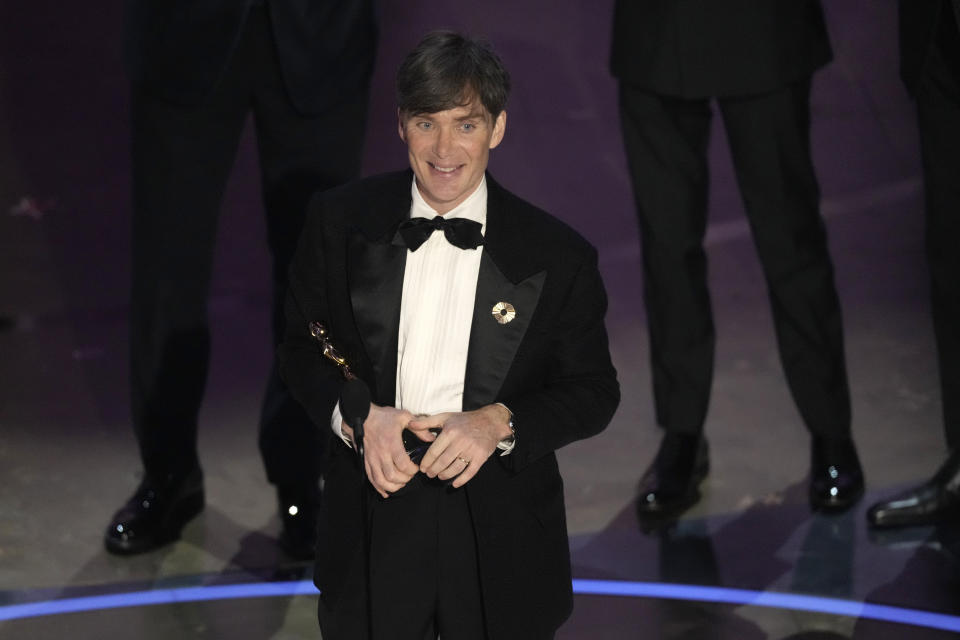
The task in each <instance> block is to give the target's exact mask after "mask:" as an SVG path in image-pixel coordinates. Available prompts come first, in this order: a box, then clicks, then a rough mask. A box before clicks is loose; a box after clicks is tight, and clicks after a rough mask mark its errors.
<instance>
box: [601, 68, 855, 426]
mask: <svg viewBox="0 0 960 640" xmlns="http://www.w3.org/2000/svg"><path fill="white" fill-rule="evenodd" d="M809 92H810V83H809V78H807V79H805V80H804V81H802V82H796V83H793V84H789V85H787V86H784V87H783V88H781V89H778V90H775V91H770V92H767V93H763V94H759V95H751V96H742V97H726V98H718V99H717V104H718V107H719V111H720V114H721V116H722V117H723V122H724V125H725V127H726V132H727V137H728V139H729V143H730V150H731V153H732V156H733V164H734V168H735V170H736V175H737V182H738V185H739V187H740V192H741V195H742V196H743V201H744V205H745V209H746V212H747V217H748V219H749V223H750V229H751V231H752V234H753V240H754V243H755V244H756V248H757V251H758V253H759V257H760V261H761V263H762V265H763V271H764V275H765V277H766V282H767V287H768V290H769V296H770V304H771V307H772V311H773V321H774V327H775V330H776V336H777V344H778V347H779V351H780V357H781V360H782V362H783V366H784V370H785V373H786V377H787V382H788V384H789V387H790V391H791V392H792V394H793V398H794V400H795V402H796V404H797V406H798V408H799V410H800V414H801V415H802V418H803V420H804V422H805V423H806V425H807V427H808V428H809V429H810V430H811V432H813V433H815V434H819V435H825V436H842V435H847V434H848V433H849V429H850V399H849V391H848V386H847V376H846V368H845V361H844V353H843V330H842V324H841V317H840V304H839V300H838V297H837V292H836V288H835V285H834V277H833V266H832V264H831V261H830V256H829V253H828V248H827V236H826V231H825V227H824V224H823V221H822V219H821V217H820V213H819V187H818V184H817V180H816V176H815V175H814V170H813V165H812V162H811V158H810V142H809V126H810V123H809ZM620 110H621V119H622V127H623V135H624V142H625V145H626V151H627V158H628V162H629V168H630V175H631V179H632V182H633V190H634V196H635V199H636V209H637V215H638V218H639V223H640V233H641V242H642V249H643V268H644V287H645V302H646V308H647V319H648V323H649V332H650V348H651V360H652V373H653V385H654V400H655V405H656V414H657V422H658V423H659V424H660V425H661V426H662V427H664V428H665V429H667V430H668V431H673V432H679V433H698V432H700V431H701V430H702V428H703V423H704V419H705V417H706V413H707V405H708V402H709V397H710V386H711V380H712V375H713V357H714V325H713V319H712V312H711V306H710V297H709V291H708V288H707V256H706V253H705V251H704V247H703V241H704V235H705V233H706V228H707V201H708V194H707V189H708V166H707V143H708V138H709V133H710V122H711V111H710V104H709V100H708V99H707V98H701V99H686V98H675V97H669V96H663V95H659V94H656V93H652V92H650V91H647V90H645V89H642V88H640V87H637V86H634V85H631V84H629V83H621V85H620Z"/></svg>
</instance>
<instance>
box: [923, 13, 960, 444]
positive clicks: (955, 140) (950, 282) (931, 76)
mask: <svg viewBox="0 0 960 640" xmlns="http://www.w3.org/2000/svg"><path fill="white" fill-rule="evenodd" d="M953 37H954V38H956V37H957V36H956V31H955V30H954V32H953ZM930 58H931V59H930V61H929V63H928V66H927V70H926V76H925V77H924V79H923V81H922V82H921V84H920V87H919V88H918V91H917V122H918V124H919V129H920V150H921V157H922V160H923V175H924V186H925V191H926V245H927V262H928V264H929V267H930V296H931V308H932V312H933V325H934V334H935V336H936V342H937V359H938V362H939V366H940V386H941V392H942V399H943V420H944V429H945V432H946V438H947V444H948V445H949V447H950V448H951V449H953V450H955V451H956V450H960V251H958V250H957V247H958V242H960V178H958V176H960V152H958V150H960V70H958V68H960V61H958V62H956V63H955V64H953V65H952V66H951V65H950V64H949V63H948V62H947V61H946V60H944V58H943V57H942V55H941V54H940V51H939V50H938V49H937V48H934V51H933V54H932V55H931V57H930Z"/></svg>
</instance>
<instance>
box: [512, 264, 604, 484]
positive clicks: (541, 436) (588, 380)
mask: <svg viewBox="0 0 960 640" xmlns="http://www.w3.org/2000/svg"><path fill="white" fill-rule="evenodd" d="M606 309H607V297H606V293H605V291H604V287H603V281H602V279H601V277H600V272H599V270H598V268H597V254H596V251H595V250H594V249H593V248H592V247H591V248H590V250H589V253H588V255H587V256H586V258H585V259H584V260H583V261H582V263H581V264H580V266H579V268H578V269H577V270H576V272H575V273H574V275H573V277H572V280H571V282H570V284H569V286H568V287H567V288H566V294H565V295H563V296H562V301H561V302H560V304H559V306H557V307H556V308H548V309H546V310H545V312H546V314H547V315H548V318H549V320H548V322H549V323H550V326H548V327H546V333H547V335H549V336H550V338H549V340H547V342H546V347H545V348H544V349H543V354H544V356H545V357H543V358H541V360H542V363H543V364H542V366H541V367H538V370H537V371H533V370H530V371H524V372H523V374H522V375H524V376H526V377H533V376H535V375H539V376H540V377H541V379H542V383H539V384H536V385H532V386H530V385H523V386H524V388H525V389H527V390H526V391H523V392H519V393H516V394H515V395H508V396H504V398H503V402H504V404H505V405H506V406H507V407H509V408H510V410H511V411H512V412H513V414H514V422H515V424H516V431H517V446H516V448H515V449H514V450H513V451H512V452H511V453H510V455H507V456H503V457H501V458H500V460H501V461H503V463H504V464H505V465H507V467H508V468H509V469H511V470H512V471H520V470H521V469H523V468H524V467H526V466H527V465H529V464H530V463H531V462H534V461H536V460H537V459H539V458H541V457H542V456H544V455H547V454H549V453H551V452H553V451H555V450H557V449H559V448H560V447H563V446H564V445H567V444H569V443H571V442H574V441H576V440H581V439H584V438H588V437H590V436H593V435H596V434H597V433H599V432H600V431H602V430H603V429H604V428H605V427H606V426H607V424H609V422H610V420H611V418H612V417H613V414H614V411H615V410H616V408H617V405H618V404H619V402H620V385H619V384H618V382H617V374H616V371H615V369H614V367H613V364H612V363H611V361H610V349H609V345H608V341H607V332H606V328H605V326H604V315H605V314H606ZM521 363H522V360H521ZM521 366H522V364H521Z"/></svg>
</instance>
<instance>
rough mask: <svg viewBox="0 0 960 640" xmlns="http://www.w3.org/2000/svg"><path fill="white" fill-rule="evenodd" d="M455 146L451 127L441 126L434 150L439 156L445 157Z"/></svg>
mask: <svg viewBox="0 0 960 640" xmlns="http://www.w3.org/2000/svg"><path fill="white" fill-rule="evenodd" d="M452 148H453V131H452V130H451V129H450V128H449V127H440V128H439V131H438V132H437V137H436V139H435V140H434V143H433V152H434V153H435V154H437V157H439V158H445V157H446V156H447V155H448V154H449V153H450V150H451V149H452Z"/></svg>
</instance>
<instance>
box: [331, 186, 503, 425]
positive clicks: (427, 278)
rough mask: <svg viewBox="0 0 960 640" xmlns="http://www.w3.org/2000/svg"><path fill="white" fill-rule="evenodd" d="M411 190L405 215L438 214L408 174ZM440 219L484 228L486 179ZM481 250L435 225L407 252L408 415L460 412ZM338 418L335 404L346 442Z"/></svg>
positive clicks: (400, 342) (404, 387) (404, 382)
mask: <svg viewBox="0 0 960 640" xmlns="http://www.w3.org/2000/svg"><path fill="white" fill-rule="evenodd" d="M411 194H412V204H411V206H410V217H411V218H417V217H422V218H427V219H432V218H433V217H434V216H436V215H438V214H437V212H436V211H435V210H434V209H433V208H432V207H431V206H430V205H429V204H427V202H426V201H425V200H424V199H423V196H421V195H420V190H419V189H418V188H417V182H416V179H414V181H413V185H412V186H411ZM443 217H444V218H445V219H448V220H449V219H451V218H468V219H470V220H474V221H476V222H479V223H480V224H481V225H483V226H482V229H481V233H485V232H486V228H487V225H486V222H487V183H486V179H485V178H484V179H482V180H481V181H480V184H479V185H478V186H477V188H476V190H474V192H473V193H472V194H470V196H468V197H467V199H466V200H464V201H463V202H462V203H460V204H459V205H458V206H457V207H456V208H454V209H452V210H451V211H448V212H447V213H446V214H444V216H443ZM482 251H483V246H482V245H481V246H480V247H477V248H476V249H459V248H457V247H455V246H453V245H452V244H450V243H449V242H447V239H446V238H445V237H444V235H443V232H442V231H439V230H437V231H434V232H433V234H432V235H431V236H430V237H429V238H428V239H427V241H426V242H424V243H423V244H422V245H421V246H420V247H419V248H418V249H417V250H416V251H410V250H407V261H406V266H405V268H404V272H403V296H402V298H401V302H400V333H399V335H398V336H397V338H398V339H397V382H396V385H397V386H396V407H397V408H398V409H406V410H407V411H409V412H411V413H413V414H414V415H417V414H436V413H442V412H447V411H462V410H463V382H464V376H465V374H466V369H467V349H468V347H469V343H470V328H471V325H472V324H473V305H474V300H475V298H476V292H477V276H478V275H479V273H480V257H481V255H482V253H481V252H482ZM341 422H342V418H341V415H340V405H339V404H338V405H337V406H336V407H335V408H334V410H333V415H332V417H331V427H332V428H333V430H334V432H336V434H337V435H338V436H340V437H341V438H343V439H344V441H345V442H347V443H349V440H348V439H347V438H345V437H344V435H343V430H342V428H341Z"/></svg>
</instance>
